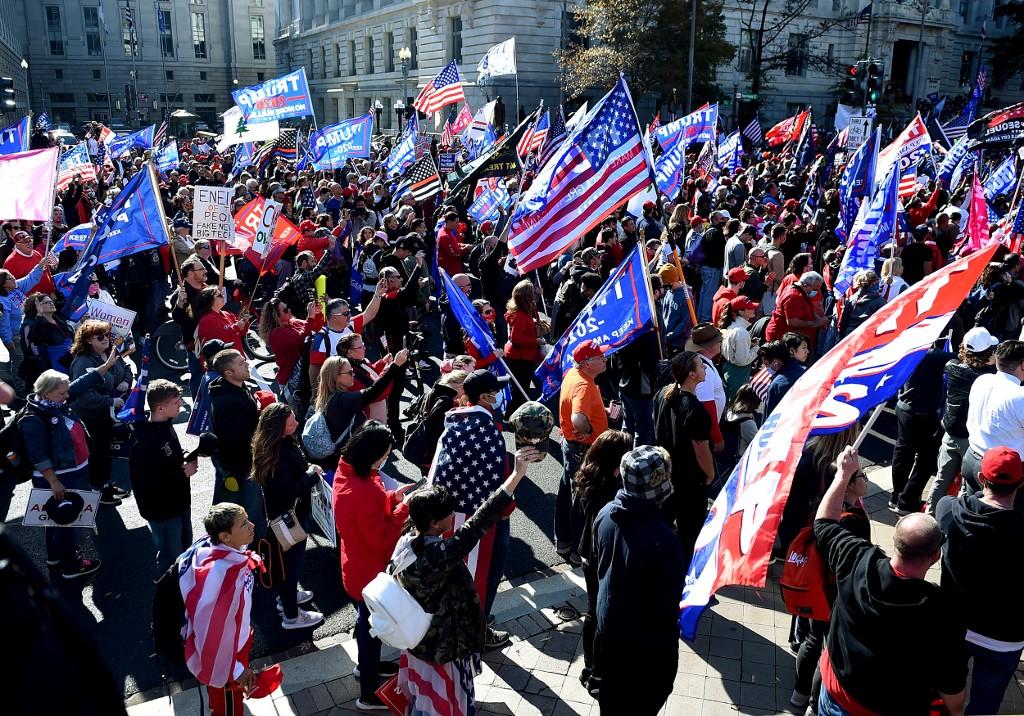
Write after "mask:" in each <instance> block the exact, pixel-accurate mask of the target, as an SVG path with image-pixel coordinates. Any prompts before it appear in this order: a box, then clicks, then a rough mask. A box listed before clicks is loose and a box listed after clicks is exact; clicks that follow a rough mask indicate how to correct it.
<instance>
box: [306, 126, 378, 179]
mask: <svg viewBox="0 0 1024 716" xmlns="http://www.w3.org/2000/svg"><path fill="white" fill-rule="evenodd" d="M372 131H373V115H372V114H370V113H367V114H364V115H363V116H361V117H356V118H355V119H346V120H345V121H344V122H338V123H337V124H332V125H330V126H329V127H324V128H323V129H321V130H319V131H317V132H313V133H312V134H311V135H309V151H310V155H311V161H312V163H313V168H314V169H316V170H317V171H325V170H329V169H340V168H341V167H342V166H344V164H345V161H346V160H347V159H348V158H349V157H369V156H370V136H371V133H372Z"/></svg>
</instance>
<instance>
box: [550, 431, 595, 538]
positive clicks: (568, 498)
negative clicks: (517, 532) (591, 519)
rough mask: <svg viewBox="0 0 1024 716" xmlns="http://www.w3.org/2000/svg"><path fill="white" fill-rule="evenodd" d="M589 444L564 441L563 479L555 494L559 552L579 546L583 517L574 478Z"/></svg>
mask: <svg viewBox="0 0 1024 716" xmlns="http://www.w3.org/2000/svg"><path fill="white" fill-rule="evenodd" d="M588 447H589V446H587V445H580V444H579V443H571V442H569V441H568V440H563V441H562V479H561V480H559V482H558V494H557V495H556V496H555V550H556V551H557V552H558V553H559V554H563V555H564V554H568V553H569V552H575V551H576V550H577V549H578V548H579V544H580V534H581V533H582V531H583V519H582V515H581V514H580V506H579V503H578V502H577V501H576V499H575V497H573V494H572V479H573V477H575V476H576V470H578V469H579V466H580V463H581V462H583V456H584V455H586V452H587V448H588Z"/></svg>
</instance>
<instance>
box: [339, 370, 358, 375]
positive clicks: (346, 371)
mask: <svg viewBox="0 0 1024 716" xmlns="http://www.w3.org/2000/svg"><path fill="white" fill-rule="evenodd" d="M353 373H355V371H354V370H339V371H338V375H352V374H353Z"/></svg>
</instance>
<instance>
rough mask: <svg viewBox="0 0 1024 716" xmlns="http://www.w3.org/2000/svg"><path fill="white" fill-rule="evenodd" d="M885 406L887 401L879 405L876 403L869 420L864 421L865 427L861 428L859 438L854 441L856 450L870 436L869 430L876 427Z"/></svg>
mask: <svg viewBox="0 0 1024 716" xmlns="http://www.w3.org/2000/svg"><path fill="white" fill-rule="evenodd" d="M884 408H885V403H884V402H882V403H879V404H878V405H876V406H875V409H874V410H873V411H871V415H870V416H869V417H868V420H867V422H866V423H864V427H863V428H862V429H861V431H860V435H858V436H857V439H856V440H854V441H853V449H854V450H859V449H860V446H861V444H862V443H863V442H864V439H865V438H866V437H867V436H868V432H870V431H871V428H873V427H874V425H875V421H876V420H878V416H879V415H881V414H882V410H883V409H884Z"/></svg>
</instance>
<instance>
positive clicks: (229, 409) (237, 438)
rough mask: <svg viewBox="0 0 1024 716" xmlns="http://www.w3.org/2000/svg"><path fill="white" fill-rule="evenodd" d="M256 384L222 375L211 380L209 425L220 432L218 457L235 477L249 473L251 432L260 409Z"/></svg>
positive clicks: (217, 434)
mask: <svg viewBox="0 0 1024 716" xmlns="http://www.w3.org/2000/svg"><path fill="white" fill-rule="evenodd" d="M255 387H256V386H255V385H253V384H251V383H246V384H245V385H243V386H236V385H233V384H231V383H229V382H228V381H227V380H225V379H224V377H223V376H221V377H219V378H215V379H214V380H213V382H212V383H210V420H211V423H210V426H211V430H212V432H213V434H214V435H216V436H217V460H218V461H220V464H221V467H223V468H224V469H225V470H226V471H227V472H228V473H229V474H231V475H232V476H234V477H239V478H242V477H248V475H249V470H250V468H251V467H252V448H251V446H250V443H252V436H253V435H254V434H255V433H256V421H257V420H259V417H260V411H259V406H258V405H257V403H256V398H255V397H253V389H255Z"/></svg>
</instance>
